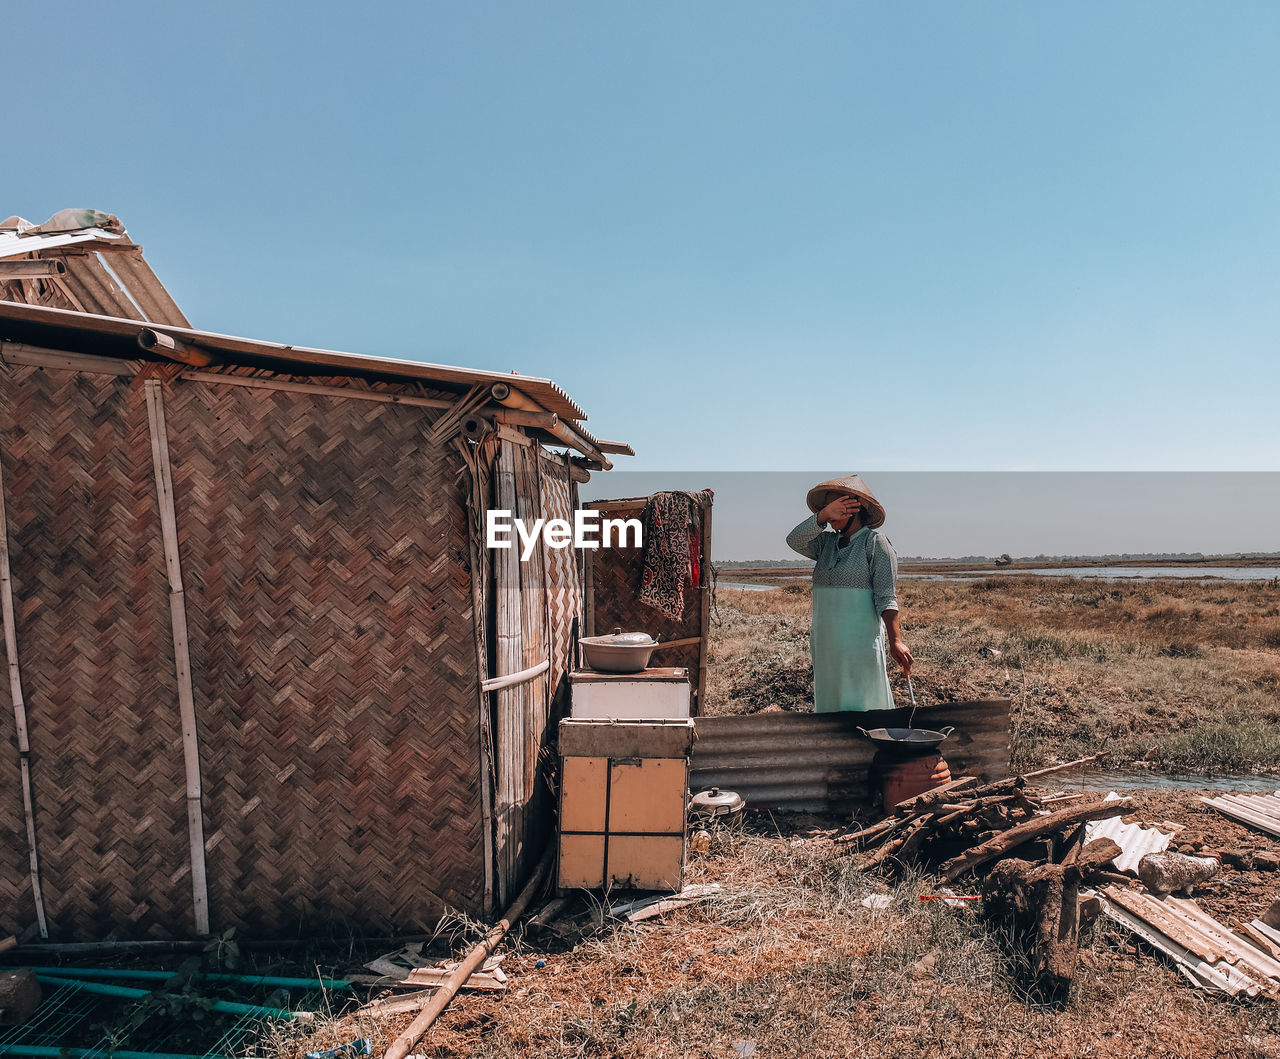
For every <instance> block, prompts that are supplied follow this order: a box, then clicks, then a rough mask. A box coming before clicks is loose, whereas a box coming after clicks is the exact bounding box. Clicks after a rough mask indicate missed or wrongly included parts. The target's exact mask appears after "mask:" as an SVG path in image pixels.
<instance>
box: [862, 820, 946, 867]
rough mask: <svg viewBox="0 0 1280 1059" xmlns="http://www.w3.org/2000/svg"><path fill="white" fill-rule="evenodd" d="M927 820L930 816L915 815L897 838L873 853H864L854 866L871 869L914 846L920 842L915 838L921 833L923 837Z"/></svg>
mask: <svg viewBox="0 0 1280 1059" xmlns="http://www.w3.org/2000/svg"><path fill="white" fill-rule="evenodd" d="M927 820H928V817H924V816H917V817H915V818H914V819H913V820H911V821H910V822H909V823H908V824H907V825H906V828H905V830H904V831H903V833H902V834H901V835H899V836H898V837H897V838H895V839H893V840H892V841H891V842H886V843H885V844H884V845H883V846H881V847H880V848H879V849H877V850H875V851H874V852H872V853H864V854H863V855H862V856H861V857H859V858H858V859H857V860H856V861H854V864H853V866H854V868H855V869H856V870H858V871H869V870H870V869H872V868H875V867H878V866H879V865H881V864H883V863H884V862H885V861H887V860H888V859H889V858H890V857H893V856H896V855H898V854H899V853H901V852H903V851H904V850H907V849H911V848H914V847H915V846H916V845H917V844H918V840H915V839H916V836H918V835H919V836H921V837H923V832H924V829H925V824H926V822H927ZM913 840H915V841H913Z"/></svg>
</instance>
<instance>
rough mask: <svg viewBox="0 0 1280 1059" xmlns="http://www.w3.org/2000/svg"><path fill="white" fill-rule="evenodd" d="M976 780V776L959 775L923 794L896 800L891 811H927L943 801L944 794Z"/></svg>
mask: <svg viewBox="0 0 1280 1059" xmlns="http://www.w3.org/2000/svg"><path fill="white" fill-rule="evenodd" d="M977 782H978V778H977V777H976V776H961V777H960V778H959V779H954V780H951V781H950V782H949V783H944V784H942V785H941V786H940V787H934V788H933V789H931V790H927V791H925V792H924V793H923V794H917V795H915V796H914V797H912V798H906V799H904V800H903V801H900V802H898V804H897V805H895V806H894V807H893V813H894V815H895V816H915V815H916V814H918V813H923V812H928V811H929V810H930V809H931V808H932V807H933V806H935V805H938V804H940V803H941V802H943V801H944V800H945V796H946V795H948V794H950V793H952V792H953V791H959V790H964V789H965V788H966V787H970V786H972V785H973V784H975V783H977Z"/></svg>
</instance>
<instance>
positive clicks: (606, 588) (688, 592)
mask: <svg viewBox="0 0 1280 1059" xmlns="http://www.w3.org/2000/svg"><path fill="white" fill-rule="evenodd" d="M597 506H600V507H601V515H602V517H607V518H619V517H626V518H632V517H636V518H639V517H640V513H639V512H636V511H626V512H624V513H622V514H617V513H612V512H610V511H609V510H608V509H607V507H605V506H603V505H597ZM587 554H588V556H589V558H588V562H590V563H591V596H592V607H593V610H594V614H593V617H594V622H595V624H594V630H595V633H596V635H603V634H605V633H608V632H612V631H613V629H614V628H621V629H623V630H624V631H643V632H647V633H649V634H650V635H651V636H656V637H658V639H659V641H660V642H662V643H665V642H667V641H668V640H683V639H685V638H686V637H690V636H702V635H703V632H704V630H703V629H702V598H701V593H702V591H710V584H711V582H710V576H709V575H710V556H709V555H704V556H703V558H702V584H703V586H704V587H703V589H702V590H699V589H696V588H692V587H689V586H686V587H685V591H684V612H683V613H682V614H681V615H680V617H679V618H678V619H673V618H669V617H667V615H666V614H664V613H663V612H662V611H660V610H656V609H655V608H653V607H650V606H648V605H647V604H645V603H641V602H640V600H639V598H638V596H639V592H640V586H641V583H642V578H643V572H644V566H643V558H644V552H643V550H642V549H640V548H619V547H616V546H614V545H612V544H611V545H610V546H609V547H604V546H602V547H601V548H600V549H599V550H598V551H594V552H588V553H587ZM702 650H703V644H701V643H697V644H687V645H685V646H683V647H672V648H669V649H660V650H658V651H656V652H655V653H654V655H653V659H652V661H651V662H650V665H655V666H683V667H685V668H687V669H688V670H689V680H690V683H691V684H693V685H694V686H696V684H697V679H698V666H699V663H700V662H701V660H702Z"/></svg>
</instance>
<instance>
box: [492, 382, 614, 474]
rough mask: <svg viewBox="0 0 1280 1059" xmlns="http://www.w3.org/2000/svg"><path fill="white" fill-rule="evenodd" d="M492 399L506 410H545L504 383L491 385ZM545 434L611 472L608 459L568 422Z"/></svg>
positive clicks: (610, 462)
mask: <svg viewBox="0 0 1280 1059" xmlns="http://www.w3.org/2000/svg"><path fill="white" fill-rule="evenodd" d="M490 393H491V394H492V396H493V399H494V400H495V401H497V402H498V403H499V404H501V405H505V406H506V407H507V408H515V409H519V410H520V411H522V412H545V411H546V409H545V408H543V407H542V405H540V404H538V402H537V401H535V400H533V398H531V397H529V396H528V395H527V394H525V393H523V392H522V391H520V390H517V389H516V388H515V387H513V386H509V385H508V384H507V383H505V382H497V383H494V384H493V387H492V388H491V390H490ZM547 433H548V434H550V435H551V436H552V437H554V438H555V439H556V440H557V441H560V442H562V443H563V444H565V445H568V446H569V448H571V449H575V450H576V451H578V452H580V453H582V454H583V455H584V456H587V457H589V458H591V459H593V460H599V461H600V464H601V469H602V470H606V471H608V470H612V469H613V463H612V461H610V459H609V457H608V456H606V455H605V454H604V453H603V452H601V451H600V450H599V449H598V448H596V447H595V445H593V444H592V443H591V442H590V441H588V440H587V439H586V438H585V437H583V436H582V434H581V433H580V432H579V431H578V430H577V429H576V428H575V427H574V426H573V425H572V424H570V423H569V422H568V421H566V420H564V419H562V420H560V422H559V423H557V424H556V425H555V426H554V427H551V428H549V429H548V430H547Z"/></svg>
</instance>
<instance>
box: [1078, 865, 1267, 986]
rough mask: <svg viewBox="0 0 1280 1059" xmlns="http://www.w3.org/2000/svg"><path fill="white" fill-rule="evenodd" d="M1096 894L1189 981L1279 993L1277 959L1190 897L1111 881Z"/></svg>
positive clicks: (1112, 913) (1112, 914) (1111, 913)
mask: <svg viewBox="0 0 1280 1059" xmlns="http://www.w3.org/2000/svg"><path fill="white" fill-rule="evenodd" d="M1099 896H1100V897H1101V898H1102V907H1103V911H1104V912H1105V913H1106V914H1107V915H1108V916H1110V917H1111V918H1112V919H1114V920H1115V921H1116V922H1117V923H1121V924H1123V925H1124V926H1126V927H1128V928H1129V929H1130V930H1132V931H1133V932H1134V933H1135V934H1137V935H1138V936H1139V937H1141V938H1143V939H1145V940H1146V941H1147V942H1149V943H1150V944H1151V945H1154V946H1155V947H1156V948H1157V949H1159V950H1160V951H1161V952H1163V953H1165V954H1166V955H1167V956H1169V957H1171V958H1172V959H1173V960H1174V961H1175V962H1176V963H1177V965H1178V970H1179V971H1181V972H1182V973H1183V974H1184V975H1185V976H1186V977H1187V979H1188V980H1189V981H1190V982H1191V983H1192V984H1193V985H1195V986H1198V987H1199V988H1201V989H1212V990H1217V991H1220V992H1223V993H1228V994H1230V995H1231V996H1238V995H1240V994H1241V993H1244V994H1246V995H1248V996H1258V995H1259V994H1265V995H1268V996H1272V997H1280V962H1277V961H1276V960H1275V959H1273V958H1272V957H1271V956H1270V955H1269V954H1268V953H1266V952H1264V951H1263V950H1262V949H1260V948H1258V947H1257V946H1256V945H1252V944H1250V943H1249V942H1247V941H1245V940H1244V939H1243V938H1241V937H1239V936H1238V935H1236V934H1233V933H1232V932H1231V931H1230V930H1228V929H1227V928H1226V927H1225V926H1223V925H1222V924H1221V923H1219V922H1218V921H1217V920H1216V919H1214V918H1213V917H1212V916H1210V915H1208V914H1207V913H1205V912H1204V911H1203V910H1202V909H1201V908H1200V906H1199V905H1197V904H1196V903H1195V901H1192V900H1188V899H1185V898H1180V897H1163V898H1157V897H1153V896H1151V894H1145V893H1139V892H1137V891H1136V890H1122V889H1120V888H1119V887H1117V886H1108V887H1106V888H1105V889H1104V890H1101V891H1100V892H1099Z"/></svg>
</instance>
